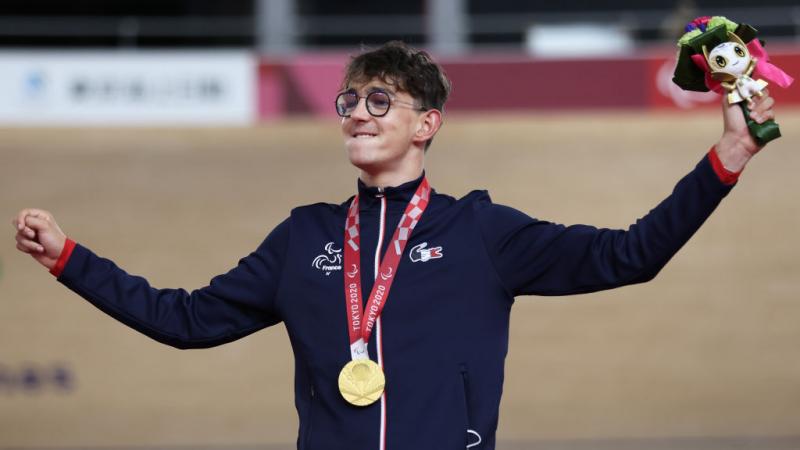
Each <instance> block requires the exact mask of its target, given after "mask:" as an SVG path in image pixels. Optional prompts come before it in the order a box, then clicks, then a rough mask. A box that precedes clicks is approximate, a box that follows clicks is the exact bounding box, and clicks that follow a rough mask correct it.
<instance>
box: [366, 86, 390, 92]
mask: <svg viewBox="0 0 800 450" xmlns="http://www.w3.org/2000/svg"><path fill="white" fill-rule="evenodd" d="M373 92H386V93H387V94H394V93H395V92H394V90H392V89H390V88H388V87H386V86H371V87H369V88H368V89H367V93H369V94H371V93H373Z"/></svg>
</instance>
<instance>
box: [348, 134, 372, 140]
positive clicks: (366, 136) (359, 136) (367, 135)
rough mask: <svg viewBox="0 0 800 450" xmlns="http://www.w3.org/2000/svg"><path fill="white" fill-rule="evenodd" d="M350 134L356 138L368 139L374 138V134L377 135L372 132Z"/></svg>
mask: <svg viewBox="0 0 800 450" xmlns="http://www.w3.org/2000/svg"><path fill="white" fill-rule="evenodd" d="M350 136H351V137H354V138H356V139H369V138H374V137H375V136H377V134H373V133H354V134H351V135H350Z"/></svg>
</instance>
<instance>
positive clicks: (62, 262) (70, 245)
mask: <svg viewBox="0 0 800 450" xmlns="http://www.w3.org/2000/svg"><path fill="white" fill-rule="evenodd" d="M73 250H75V241H73V240H72V239H69V238H67V241H66V242H64V249H63V250H61V255H60V256H59V257H58V261H56V265H55V266H53V268H52V269H50V273H52V274H53V275H55V276H56V278H58V277H60V276H61V272H63V271H64V267H65V266H66V265H67V261H69V257H70V255H72V251H73Z"/></svg>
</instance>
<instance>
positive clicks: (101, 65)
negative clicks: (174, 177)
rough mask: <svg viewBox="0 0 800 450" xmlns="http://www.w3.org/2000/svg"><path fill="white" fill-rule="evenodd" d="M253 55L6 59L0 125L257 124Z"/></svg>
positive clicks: (1, 71) (0, 78)
mask: <svg viewBox="0 0 800 450" xmlns="http://www.w3.org/2000/svg"><path fill="white" fill-rule="evenodd" d="M255 64H256V63H255V60H254V59H253V56H252V55H251V54H250V53H247V52H167V51H158V52H85V51H81V52H76V51H63V52H61V51H60V52H56V51H53V52H3V53H0V99H2V101H1V102H0V124H5V125H35V126H51V125H55V126H73V125H75V126H104V125H110V126H125V125H132V126H138V125H148V126H162V125H163V126H169V125H250V124H252V123H254V122H255V121H256V101H255V98H256V78H255V75H256V73H255V72H256V65H255Z"/></svg>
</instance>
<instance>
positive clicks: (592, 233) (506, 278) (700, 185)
mask: <svg viewBox="0 0 800 450" xmlns="http://www.w3.org/2000/svg"><path fill="white" fill-rule="evenodd" d="M731 188H732V185H726V184H724V183H723V182H722V181H721V180H720V179H719V177H718V176H717V174H716V173H715V171H714V169H713V168H712V167H711V163H710V162H709V160H708V157H705V158H703V160H701V161H700V163H699V164H698V165H697V166H696V167H695V169H694V170H693V171H691V172H690V173H689V174H688V175H686V176H685V177H683V178H682V179H681V180H680V181H679V182H678V184H677V185H676V186H675V189H674V190H673V191H672V194H671V195H669V196H668V197H667V198H666V199H665V200H664V201H662V202H661V203H660V204H659V205H658V206H656V207H655V208H654V209H653V210H651V211H650V212H649V213H648V214H647V215H645V216H644V217H642V218H641V219H639V220H637V221H636V223H635V224H633V225H631V226H630V227H629V228H628V229H627V230H611V229H603V228H595V227H593V226H588V225H572V226H564V225H559V224H554V223H550V222H545V221H542V220H538V219H534V218H531V217H529V216H527V215H525V214H523V213H521V212H519V211H517V210H515V209H512V208H509V207H506V206H501V205H495V204H492V203H491V201H490V200H489V199H488V197H487V198H486V200H485V201H483V202H478V204H477V205H476V214H477V218H478V223H479V227H480V231H481V234H482V237H483V239H484V244H485V245H486V247H487V251H488V253H489V256H490V258H491V259H492V261H493V263H494V265H495V269H496V270H497V272H498V274H499V276H500V279H501V280H502V282H503V283H504V284H505V286H506V288H507V289H508V290H509V292H510V293H511V294H512V295H526V294H536V295H568V294H579V293H585V292H593V291H599V290H603V289H610V288H614V287H619V286H624V285H627V284H634V283H641V282H645V281H648V280H651V279H652V278H653V277H655V276H656V274H657V273H658V272H659V271H660V270H661V268H662V267H664V265H665V264H666V263H667V262H668V261H669V260H670V258H672V256H673V255H674V254H675V253H676V252H677V251H678V250H679V249H680V248H681V247H682V246H683V244H685V243H686V242H687V241H688V240H689V238H690V237H691V236H692V235H693V234H694V233H695V231H697V229H698V228H699V227H700V226H701V225H702V224H703V222H704V221H705V220H706V218H708V216H709V215H710V214H711V213H712V212H713V211H714V209H715V208H716V207H717V205H718V204H719V202H720V201H721V200H722V199H723V198H724V197H725V196H726V195H727V194H728V192H730V190H731Z"/></svg>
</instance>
